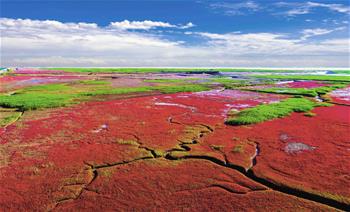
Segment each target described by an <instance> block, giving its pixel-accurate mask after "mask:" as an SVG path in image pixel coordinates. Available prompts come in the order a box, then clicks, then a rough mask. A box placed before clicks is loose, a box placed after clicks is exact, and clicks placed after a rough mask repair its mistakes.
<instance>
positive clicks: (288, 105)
mask: <svg viewBox="0 0 350 212" xmlns="http://www.w3.org/2000/svg"><path fill="white" fill-rule="evenodd" d="M316 106H318V105H317V103H315V102H313V101H310V100H308V99H306V98H289V99H286V100H283V101H281V102H278V103H272V104H267V105H258V106H256V107H253V108H248V109H245V110H242V111H240V112H239V113H238V114H236V115H235V116H234V117H231V118H228V120H227V121H226V123H227V124H229V125H247V124H255V123H259V122H264V121H267V120H271V119H275V118H282V117H285V116H288V115H290V114H291V113H292V112H307V111H310V110H312V109H313V108H314V107H316Z"/></svg>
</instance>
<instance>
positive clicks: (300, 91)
mask: <svg viewBox="0 0 350 212" xmlns="http://www.w3.org/2000/svg"><path fill="white" fill-rule="evenodd" d="M344 87H346V84H336V85H331V86H322V87H318V88H264V89H247V90H251V91H257V92H264V93H277V94H290V95H302V96H310V97H315V96H317V95H324V94H327V93H329V92H331V91H333V90H335V89H339V88H344Z"/></svg>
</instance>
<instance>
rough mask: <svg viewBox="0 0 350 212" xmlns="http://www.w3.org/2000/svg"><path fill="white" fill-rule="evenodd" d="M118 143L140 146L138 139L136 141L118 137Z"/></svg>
mask: <svg viewBox="0 0 350 212" xmlns="http://www.w3.org/2000/svg"><path fill="white" fill-rule="evenodd" d="M117 143H118V144H121V145H130V146H139V143H138V142H137V141H134V140H123V139H118V140H117Z"/></svg>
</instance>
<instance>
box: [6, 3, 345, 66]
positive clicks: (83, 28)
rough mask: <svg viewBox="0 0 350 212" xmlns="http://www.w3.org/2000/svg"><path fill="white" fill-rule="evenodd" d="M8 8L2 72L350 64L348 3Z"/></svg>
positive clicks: (23, 5) (39, 5)
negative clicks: (58, 68)
mask: <svg viewBox="0 0 350 212" xmlns="http://www.w3.org/2000/svg"><path fill="white" fill-rule="evenodd" d="M0 2H1V21H0V27H1V31H2V35H1V37H2V42H1V46H2V47H1V53H2V55H1V65H7V66H191V67H193V66H220V67H223V66H227V67H231V66H235V67H348V66H350V65H349V48H350V47H349V13H350V9H349V1H343V0H339V1H337V0H333V1H320V0H315V1H301V0H298V1H273V0H264V1H257V0H256V1H253V0H248V1H238V0H237V1H200V0H198V1H185V0H182V1H175V0H173V1H166V0H165V1H159V0H158V1H146V0H144V1H136V0H133V1H112V0H100V1H97V0H96V1H95V0H88V1H78V0H70V1H66V0H46V1H43V0H26V1H22V0H0ZM79 49H80V50H79ZM121 52H123V53H121Z"/></svg>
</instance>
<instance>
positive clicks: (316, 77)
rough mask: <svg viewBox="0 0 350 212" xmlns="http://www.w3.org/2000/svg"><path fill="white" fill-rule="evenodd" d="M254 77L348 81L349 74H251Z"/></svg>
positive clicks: (349, 80)
mask: <svg viewBox="0 0 350 212" xmlns="http://www.w3.org/2000/svg"><path fill="white" fill-rule="evenodd" d="M251 76H252V77H255V78H263V79H286V80H318V81H337V82H350V76H331V75H276V74H271V75H251Z"/></svg>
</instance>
